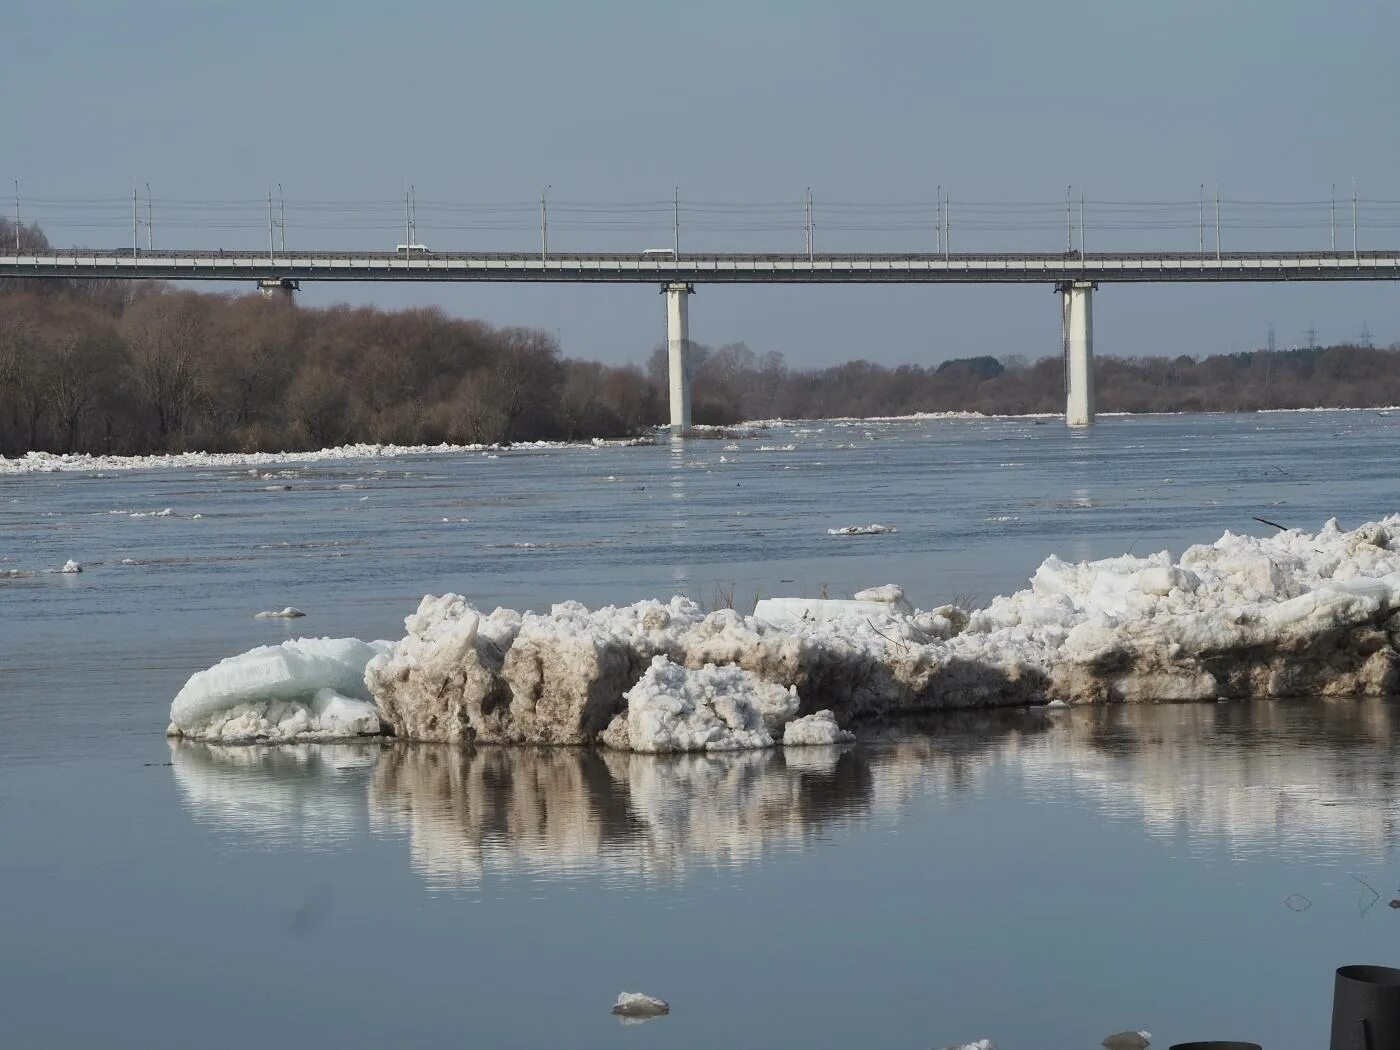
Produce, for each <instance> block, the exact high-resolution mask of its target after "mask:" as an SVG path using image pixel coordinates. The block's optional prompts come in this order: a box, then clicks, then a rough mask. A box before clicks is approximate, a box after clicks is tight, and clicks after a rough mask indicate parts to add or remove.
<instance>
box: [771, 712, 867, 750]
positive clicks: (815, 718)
mask: <svg viewBox="0 0 1400 1050" xmlns="http://www.w3.org/2000/svg"><path fill="white" fill-rule="evenodd" d="M855 738H856V735H855V734H854V733H848V732H846V730H844V729H842V728H841V727H840V726H839V725H837V724H836V715H834V714H833V713H832V712H830V711H818V712H817V713H816V714H811V715H804V716H803V717H801V718H795V719H793V720H792V721H791V722H789V723H788V724H787V725H786V726H785V727H784V728H783V747H819V746H822V745H831V744H849V743H850V742H851V741H852V740H854V739H855Z"/></svg>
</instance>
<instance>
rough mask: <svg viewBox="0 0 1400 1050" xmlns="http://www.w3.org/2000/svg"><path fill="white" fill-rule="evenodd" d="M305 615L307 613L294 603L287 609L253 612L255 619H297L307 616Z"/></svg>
mask: <svg viewBox="0 0 1400 1050" xmlns="http://www.w3.org/2000/svg"><path fill="white" fill-rule="evenodd" d="M305 615H306V613H304V612H302V611H301V610H300V609H298V608H297V607H296V606H294V605H288V606H287V607H286V608H285V609H264V610H263V611H262V612H257V613H253V619H255V620H296V619H300V618H301V617H303V616H305Z"/></svg>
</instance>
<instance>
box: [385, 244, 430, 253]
mask: <svg viewBox="0 0 1400 1050" xmlns="http://www.w3.org/2000/svg"><path fill="white" fill-rule="evenodd" d="M394 251H396V252H399V253H401V254H403V255H431V254H432V249H431V248H429V247H428V246H427V245H426V244H400V245H399V246H398V247H396V248H395V249H394Z"/></svg>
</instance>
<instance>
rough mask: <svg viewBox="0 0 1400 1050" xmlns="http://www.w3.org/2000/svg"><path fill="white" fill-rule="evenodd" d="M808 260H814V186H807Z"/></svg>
mask: <svg viewBox="0 0 1400 1050" xmlns="http://www.w3.org/2000/svg"><path fill="white" fill-rule="evenodd" d="M807 261H808V262H811V261H812V187H811V186H808V187H807Z"/></svg>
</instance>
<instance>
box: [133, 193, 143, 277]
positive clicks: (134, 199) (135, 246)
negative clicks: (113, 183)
mask: <svg viewBox="0 0 1400 1050" xmlns="http://www.w3.org/2000/svg"><path fill="white" fill-rule="evenodd" d="M139 221H140V220H139V219H138V218H137V215H136V187H135V186H134V185H133V186H132V187H131V257H132V258H133V259H134V258H136V253H137V252H138V251H140V250H141V249H140V245H139V244H138V242H137V240H136V226H137V223H138V222H139Z"/></svg>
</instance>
